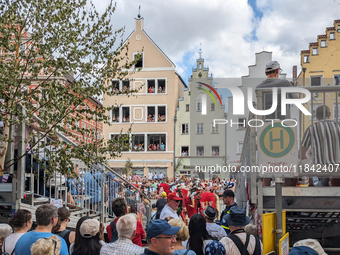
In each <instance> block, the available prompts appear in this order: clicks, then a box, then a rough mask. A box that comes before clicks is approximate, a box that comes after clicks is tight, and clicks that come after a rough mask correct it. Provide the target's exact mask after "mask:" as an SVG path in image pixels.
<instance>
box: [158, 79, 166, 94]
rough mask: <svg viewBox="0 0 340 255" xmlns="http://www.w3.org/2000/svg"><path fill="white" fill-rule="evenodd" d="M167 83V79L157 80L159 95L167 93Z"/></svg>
mask: <svg viewBox="0 0 340 255" xmlns="http://www.w3.org/2000/svg"><path fill="white" fill-rule="evenodd" d="M165 84H166V82H165V79H158V80H157V86H158V88H157V93H166V86H165Z"/></svg>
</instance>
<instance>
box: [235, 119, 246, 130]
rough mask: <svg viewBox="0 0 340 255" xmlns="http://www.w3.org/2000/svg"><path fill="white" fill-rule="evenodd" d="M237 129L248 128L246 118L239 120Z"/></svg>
mask: <svg viewBox="0 0 340 255" xmlns="http://www.w3.org/2000/svg"><path fill="white" fill-rule="evenodd" d="M237 125H238V126H237V129H245V128H246V119H245V118H238V119H237Z"/></svg>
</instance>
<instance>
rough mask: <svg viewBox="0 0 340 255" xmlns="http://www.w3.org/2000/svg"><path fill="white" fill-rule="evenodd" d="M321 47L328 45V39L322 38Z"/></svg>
mask: <svg viewBox="0 0 340 255" xmlns="http://www.w3.org/2000/svg"><path fill="white" fill-rule="evenodd" d="M321 47H322V48H324V47H327V41H326V40H321Z"/></svg>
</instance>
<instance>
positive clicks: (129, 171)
mask: <svg viewBox="0 0 340 255" xmlns="http://www.w3.org/2000/svg"><path fill="white" fill-rule="evenodd" d="M132 166H133V164H132V162H131V159H130V158H128V159H127V160H126V162H125V168H124V173H125V174H126V175H128V174H132Z"/></svg>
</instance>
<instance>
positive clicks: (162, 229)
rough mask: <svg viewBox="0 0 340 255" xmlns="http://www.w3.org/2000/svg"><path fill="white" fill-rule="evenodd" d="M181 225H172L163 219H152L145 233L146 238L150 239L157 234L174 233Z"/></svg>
mask: <svg viewBox="0 0 340 255" xmlns="http://www.w3.org/2000/svg"><path fill="white" fill-rule="evenodd" d="M180 229H181V227H173V226H171V225H170V224H169V223H168V222H167V221H165V220H153V221H151V222H150V224H149V227H148V231H147V233H146V237H147V239H151V238H153V237H155V236H158V235H161V234H163V235H174V234H176V233H177V232H178V231H179V230H180Z"/></svg>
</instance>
